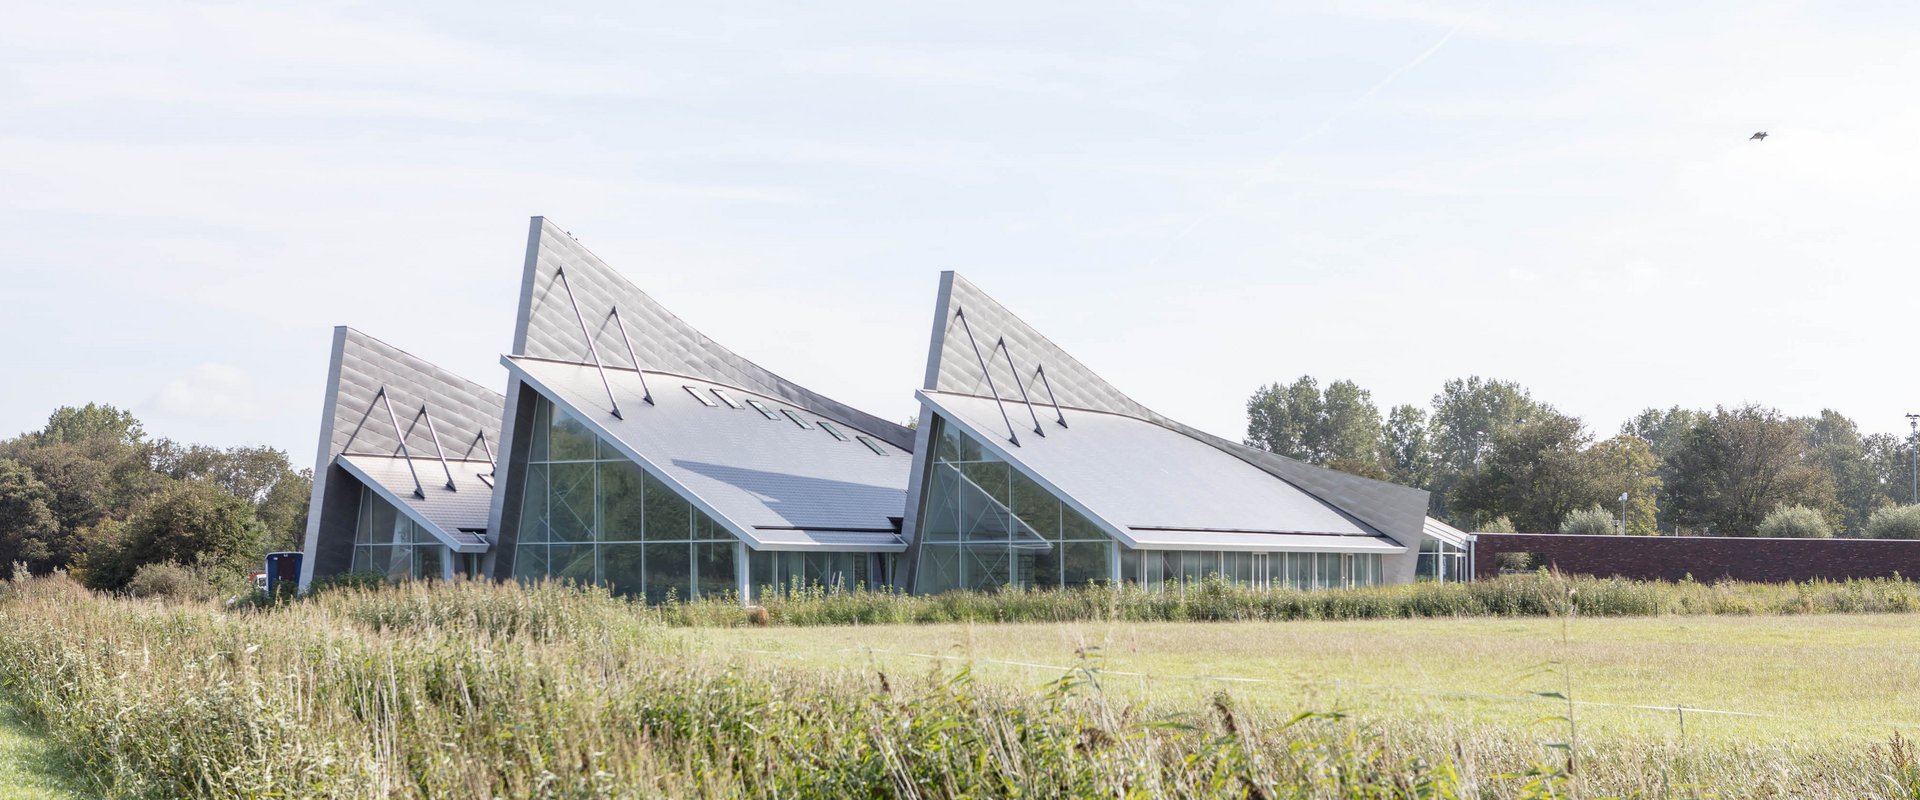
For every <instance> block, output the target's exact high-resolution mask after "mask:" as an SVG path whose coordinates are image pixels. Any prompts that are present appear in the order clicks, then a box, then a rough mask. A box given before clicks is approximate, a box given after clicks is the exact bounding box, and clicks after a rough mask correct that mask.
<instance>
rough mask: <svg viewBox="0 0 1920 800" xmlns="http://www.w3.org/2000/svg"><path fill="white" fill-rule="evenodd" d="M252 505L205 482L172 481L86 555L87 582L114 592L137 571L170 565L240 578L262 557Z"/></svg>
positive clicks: (261, 532)
mask: <svg viewBox="0 0 1920 800" xmlns="http://www.w3.org/2000/svg"><path fill="white" fill-rule="evenodd" d="M266 540H267V532H266V528H265V526H263V525H261V524H260V521H259V519H257V518H256V517H255V515H254V508H253V505H252V504H250V503H248V502H247V501H245V500H243V499H241V498H239V497H235V496H234V495H233V493H232V492H229V491H227V490H226V489H224V488H222V487H220V486H216V485H214V484H212V483H208V482H205V481H181V482H176V483H174V484H173V485H172V486H170V487H168V489H166V490H165V491H163V492H161V493H160V494H158V495H156V496H154V497H152V498H149V499H148V500H147V501H146V502H144V503H142V504H141V506H140V507H139V508H138V509H136V510H135V511H134V512H133V514H132V515H131V516H129V517H128V518H127V520H126V522H124V523H121V524H119V525H117V526H115V528H114V529H113V530H112V532H111V538H110V539H109V540H108V541H106V542H103V543H101V544H100V545H99V546H97V548H96V550H95V551H94V552H93V553H91V554H90V555H89V556H88V559H87V572H86V582H87V585H88V586H91V587H93V588H96V589H109V590H119V589H121V588H123V587H125V586H126V584H127V581H129V580H131V579H132V578H133V575H134V573H135V572H136V571H138V570H139V569H140V567H141V566H143V565H147V564H164V563H168V562H172V563H175V564H181V565H184V566H189V567H200V568H203V569H207V570H211V571H217V572H220V573H223V574H227V575H237V574H244V573H245V572H246V571H247V570H248V569H250V568H251V567H252V566H253V565H254V564H256V563H258V562H259V560H260V558H261V556H262V555H263V554H264V552H265V543H266Z"/></svg>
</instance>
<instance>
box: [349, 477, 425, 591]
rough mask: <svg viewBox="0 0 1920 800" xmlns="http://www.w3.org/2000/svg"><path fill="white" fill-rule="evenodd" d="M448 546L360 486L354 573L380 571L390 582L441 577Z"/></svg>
mask: <svg viewBox="0 0 1920 800" xmlns="http://www.w3.org/2000/svg"><path fill="white" fill-rule="evenodd" d="M446 564H447V546H446V545H444V544H441V543H440V540H439V539H436V538H434V537H433V534H431V533H428V532H427V529H426V528H423V527H420V524H419V523H417V522H414V521H413V520H412V519H409V518H408V517H407V516H406V515H405V514H402V513H400V509H397V508H394V507H393V504H392V503H388V502H387V501H386V500H384V499H381V497H380V495H378V494H375V493H374V491H373V490H372V489H369V488H367V487H365V486H362V487H360V515H359V518H358V519H357V520H356V521H355V522H354V526H353V564H352V567H351V569H352V570H353V571H354V572H380V573H384V574H385V575H386V576H387V579H388V580H393V581H402V580H410V579H416V578H440V577H443V576H445V574H446Z"/></svg>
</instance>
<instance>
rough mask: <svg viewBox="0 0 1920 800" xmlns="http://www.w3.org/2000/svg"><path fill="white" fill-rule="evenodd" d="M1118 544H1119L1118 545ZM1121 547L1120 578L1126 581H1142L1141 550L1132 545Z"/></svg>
mask: <svg viewBox="0 0 1920 800" xmlns="http://www.w3.org/2000/svg"><path fill="white" fill-rule="evenodd" d="M1116 546H1118V545H1116ZM1119 547H1120V580H1121V581H1123V582H1126V583H1139V582H1140V551H1138V550H1135V549H1133V548H1131V547H1125V546H1119Z"/></svg>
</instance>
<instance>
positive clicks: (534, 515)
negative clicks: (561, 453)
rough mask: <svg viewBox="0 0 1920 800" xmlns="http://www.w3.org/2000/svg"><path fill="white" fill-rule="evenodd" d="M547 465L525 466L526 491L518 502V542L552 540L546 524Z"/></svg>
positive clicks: (550, 529)
mask: <svg viewBox="0 0 1920 800" xmlns="http://www.w3.org/2000/svg"><path fill="white" fill-rule="evenodd" d="M547 469H548V468H547V465H545V464H528V465H527V490H526V492H525V494H524V495H523V499H522V500H521V501H520V541H522V542H546V541H551V540H552V539H553V532H552V530H553V529H552V526H551V525H549V524H548V522H547V493H548V492H549V491H550V490H549V488H548V486H547Z"/></svg>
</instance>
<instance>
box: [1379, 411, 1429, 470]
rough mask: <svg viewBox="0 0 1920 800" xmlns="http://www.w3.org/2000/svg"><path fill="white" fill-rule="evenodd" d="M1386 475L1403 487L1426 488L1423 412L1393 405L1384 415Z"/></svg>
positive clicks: (1424, 423) (1425, 444) (1426, 440)
mask: <svg viewBox="0 0 1920 800" xmlns="http://www.w3.org/2000/svg"><path fill="white" fill-rule="evenodd" d="M1387 472H1388V473H1390V474H1391V475H1392V476H1393V481H1394V482H1395V483H1399V484H1403V485H1406V486H1426V485H1427V483H1428V482H1429V481H1430V480H1432V478H1433V445H1432V444H1431V443H1430V442H1429V441H1428V439H1427V412H1426V411H1425V410H1423V409H1421V408H1420V407H1418V406H1413V405H1397V406H1394V407H1393V410H1391V411H1388V412H1387Z"/></svg>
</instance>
